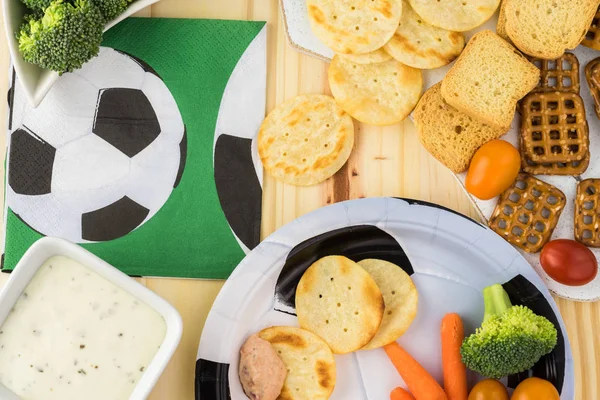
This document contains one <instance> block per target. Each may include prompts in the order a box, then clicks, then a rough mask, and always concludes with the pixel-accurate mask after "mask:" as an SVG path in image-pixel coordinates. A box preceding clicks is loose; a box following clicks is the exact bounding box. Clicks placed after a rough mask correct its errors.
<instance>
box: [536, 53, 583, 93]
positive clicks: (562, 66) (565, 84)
mask: <svg viewBox="0 0 600 400" xmlns="http://www.w3.org/2000/svg"><path fill="white" fill-rule="evenodd" d="M530 61H531V62H532V63H533V65H535V66H536V67H538V68H539V69H540V81H539V82H538V85H537V86H536V87H535V89H533V90H532V91H531V92H573V93H579V88H580V86H581V85H580V83H579V60H578V59H577V57H575V55H574V54H572V53H565V54H563V55H562V56H560V57H559V58H557V59H555V60H544V59H541V58H530Z"/></svg>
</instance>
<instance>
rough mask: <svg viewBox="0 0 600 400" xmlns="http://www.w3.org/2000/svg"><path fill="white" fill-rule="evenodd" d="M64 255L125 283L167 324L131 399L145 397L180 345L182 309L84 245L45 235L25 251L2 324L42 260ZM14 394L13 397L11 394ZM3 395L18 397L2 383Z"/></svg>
mask: <svg viewBox="0 0 600 400" xmlns="http://www.w3.org/2000/svg"><path fill="white" fill-rule="evenodd" d="M56 255H62V256H66V257H69V258H71V259H73V260H75V261H77V262H79V263H81V264H83V265H85V266H86V267H87V268H89V269H91V270H92V271H94V272H96V273H97V274H98V275H100V276H102V277H103V278H104V279H106V280H108V281H110V282H112V283H114V284H115V285H117V286H119V287H121V288H122V289H123V290H125V291H127V292H129V293H131V294H132V295H133V296H135V297H137V298H138V299H140V300H141V301H143V302H144V303H146V304H147V305H148V306H150V307H151V308H153V309H154V310H156V312H157V313H159V314H160V315H161V316H162V317H163V319H164V320H165V322H166V324H167V333H166V335H165V338H164V340H163V342H162V344H161V346H160V349H159V350H158V352H157V353H156V355H155V356H154V358H153V359H152V361H151V362H150V365H148V367H147V368H146V369H145V371H144V374H143V375H142V377H141V378H140V380H139V381H138V383H137V384H136V386H135V389H134V391H133V393H132V394H131V396H130V397H129V400H143V399H145V398H146V397H148V395H149V394H150V392H151V391H152V388H153V387H154V385H155V384H156V382H157V381H158V378H159V377H160V375H161V374H162V372H163V371H164V369H165V368H166V366H167V364H168V363H169V360H170V359H171V357H172V356H173V353H174V352H175V350H176V349H177V345H178V344H179V340H180V339H181V333H182V331H183V323H182V321H181V317H180V316H179V313H178V312H177V310H175V308H173V306H171V305H170V304H169V303H167V302H166V301H165V300H163V299H162V298H161V297H159V296H158V295H156V294H155V293H154V292H152V291H151V290H150V289H147V288H146V287H144V286H142V285H140V284H139V283H137V282H136V281H135V280H133V279H132V278H130V277H129V276H127V275H125V274H124V273H122V272H121V271H119V270H118V269H116V268H115V267H113V266H111V265H109V264H107V263H106V262H104V261H102V260H101V259H100V258H98V257H96V256H95V255H93V254H92V253H90V252H89V251H87V250H85V249H84V248H83V247H79V246H77V245H75V244H73V243H70V242H67V241H66V240H63V239H58V238H51V237H45V238H42V239H40V240H38V241H37V242H35V243H34V244H33V245H32V246H31V247H30V248H29V249H28V250H27V251H26V252H25V254H24V255H23V257H22V258H21V260H20V261H19V263H18V264H17V266H16V267H15V270H14V271H13V272H12V273H11V275H10V278H9V279H8V282H7V283H6V285H5V286H4V287H3V289H2V292H0V326H1V325H2V324H3V323H4V320H5V319H6V317H7V316H8V314H9V313H10V310H11V308H12V307H13V306H14V304H15V302H16V301H17V299H18V298H19V296H20V295H21V292H23V290H24V289H25V287H26V286H27V284H28V283H29V281H30V280H31V279H32V278H33V276H34V275H35V273H36V272H37V271H38V269H39V268H40V267H41V266H42V264H43V263H44V262H45V261H46V260H47V259H48V258H50V257H52V256H56ZM10 396H13V397H10ZM0 399H2V400H13V399H14V400H18V399H19V397H17V396H16V395H15V394H14V393H13V392H11V391H9V390H8V389H7V388H6V387H5V386H4V385H2V384H1V383H0Z"/></svg>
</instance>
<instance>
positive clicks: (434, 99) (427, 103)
mask: <svg viewBox="0 0 600 400" xmlns="http://www.w3.org/2000/svg"><path fill="white" fill-rule="evenodd" d="M441 86H442V84H441V83H438V84H436V85H434V86H432V87H431V89H429V90H428V91H426V92H425V94H424V95H423V97H422V98H421V100H420V101H419V104H417V107H416V108H415V112H414V114H413V118H414V121H415V125H416V126H417V132H418V134H419V140H420V141H421V143H422V144H423V146H424V147H425V148H426V149H427V151H429V152H430V153H431V154H432V155H433V156H434V157H435V158H436V159H438V160H439V161H440V162H441V163H442V164H444V165H445V166H446V167H448V168H450V170H452V172H455V173H459V172H463V171H465V170H466V169H467V168H469V163H470V162H471V158H473V155H474V154H475V152H476V151H477V149H478V148H479V147H481V146H482V145H484V144H485V143H487V142H489V141H490V140H493V139H497V138H499V137H500V136H502V135H503V134H504V133H506V129H500V128H496V127H492V126H490V125H486V124H484V123H482V122H479V121H478V120H476V119H473V118H471V117H469V116H468V115H467V114H465V113H462V112H460V111H458V110H457V109H456V108H454V107H452V106H451V105H449V104H448V103H446V102H445V101H444V99H443V97H442V93H441V91H440V87H441Z"/></svg>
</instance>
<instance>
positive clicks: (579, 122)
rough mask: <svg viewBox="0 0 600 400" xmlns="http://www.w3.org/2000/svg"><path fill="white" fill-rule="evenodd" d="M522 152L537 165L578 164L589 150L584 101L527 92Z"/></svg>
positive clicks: (570, 96)
mask: <svg viewBox="0 0 600 400" xmlns="http://www.w3.org/2000/svg"><path fill="white" fill-rule="evenodd" d="M521 117H522V118H521V151H522V152H523V153H525V156H526V157H527V158H528V159H529V160H531V161H533V162H536V163H553V162H562V163H567V162H571V161H580V160H582V159H584V158H585V155H586V154H587V153H588V151H589V144H590V141H589V130H588V124H587V120H586V118H585V107H584V105H583V100H582V99H581V97H580V96H579V95H578V94H576V93H565V92H553V93H530V94H529V95H527V96H526V97H525V99H523V102H522V103H521Z"/></svg>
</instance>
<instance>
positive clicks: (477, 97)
mask: <svg viewBox="0 0 600 400" xmlns="http://www.w3.org/2000/svg"><path fill="white" fill-rule="evenodd" d="M539 78H540V71H539V70H538V69H537V68H536V67H535V66H534V65H533V64H532V63H530V62H529V61H528V60H527V59H526V58H525V57H523V56H522V55H521V54H520V53H519V52H518V51H517V50H516V49H515V48H514V47H513V46H511V45H510V44H509V43H508V42H506V41H505V40H504V39H502V38H501V37H500V36H498V35H496V34H495V33H493V32H492V31H489V30H486V31H482V32H479V33H477V34H476V35H475V36H473V38H472V39H471V40H470V41H469V43H468V44H467V47H466V48H465V50H464V51H463V53H462V54H461V55H460V57H459V58H458V60H457V61H456V64H454V66H453V67H452V69H450V71H449V72H448V74H447V75H446V77H445V78H444V80H443V81H442V96H443V97H444V99H445V100H446V102H448V104H450V105H451V106H453V107H455V108H456V109H458V110H459V111H462V112H464V113H465V114H467V115H469V116H471V117H473V118H475V119H477V120H479V121H481V122H483V123H485V124H488V125H491V126H493V127H496V128H503V129H507V130H508V128H509V127H510V124H511V122H512V119H513V117H514V113H515V109H516V105H517V101H518V100H520V99H521V98H522V97H523V96H525V95H526V94H527V93H529V92H530V91H531V90H532V89H533V88H535V86H536V85H537V83H538V81H539Z"/></svg>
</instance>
